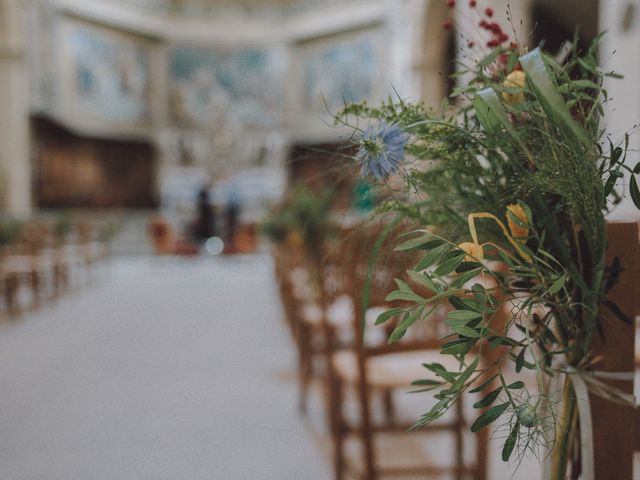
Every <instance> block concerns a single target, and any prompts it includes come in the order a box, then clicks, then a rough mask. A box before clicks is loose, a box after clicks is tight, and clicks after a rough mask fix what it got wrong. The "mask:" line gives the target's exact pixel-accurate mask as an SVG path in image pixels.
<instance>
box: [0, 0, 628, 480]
mask: <svg viewBox="0 0 640 480" xmlns="http://www.w3.org/2000/svg"><path fill="white" fill-rule="evenodd" d="M478 19H480V23H478ZM494 21H495V22H500V23H501V24H502V25H504V26H505V27H504V33H503V32H502V30H500V31H499V33H496V32H497V31H498V30H499V27H492V26H491V25H494V24H493V22H494ZM454 25H455V26H454ZM479 25H480V26H479ZM495 25H498V23H495ZM485 27H486V28H485ZM492 28H493V29H494V31H493V34H492V33H491V30H492ZM602 31H606V34H605V35H603V36H602V37H601V38H600V36H599V33H600V32H602ZM490 35H494V37H490ZM500 35H503V36H504V37H505V39H506V37H507V36H508V37H509V38H510V39H512V40H511V42H512V44H513V45H516V44H517V45H518V48H521V49H522V51H529V50H533V49H534V48H535V47H536V46H538V45H540V44H543V45H544V46H545V48H546V50H547V51H548V52H549V55H550V56H555V57H554V58H563V57H562V56H563V55H564V54H565V53H566V49H567V48H568V47H567V45H568V43H567V42H570V41H571V40H572V39H574V41H575V43H576V45H578V48H581V49H583V50H587V49H588V48H589V45H590V44H591V43H592V42H593V41H594V40H597V39H599V43H598V46H597V60H598V63H599V65H600V67H601V68H602V69H603V71H606V72H613V71H615V72H619V73H620V74H621V76H622V78H617V77H618V75H615V76H613V75H612V76H605V78H604V86H603V87H602V88H606V91H607V92H608V95H609V96H610V97H611V99H612V100H614V101H615V102H608V101H607V102H604V104H603V107H604V110H603V112H602V118H603V119H605V120H606V126H604V125H603V128H606V129H607V131H613V132H616V131H617V132H620V131H625V130H628V129H629V128H631V129H632V131H631V135H630V137H629V138H628V140H626V141H627V145H626V146H625V148H626V150H627V151H628V154H629V157H630V158H631V157H634V158H637V152H638V150H639V148H640V137H639V136H638V135H637V134H636V135H633V129H635V130H637V128H638V127H637V125H638V118H639V116H640V88H638V85H639V84H640V61H638V59H637V52H638V48H639V47H640V2H638V1H636V0H607V1H606V2H605V1H604V0H602V1H599V0H556V1H552V0H518V1H509V0H478V1H477V2H476V1H468V0H457V1H452V0H1V1H0V80H1V84H2V88H1V89H0V107H1V108H0V127H1V128H0V432H2V433H0V439H1V441H0V478H4V479H7V480H36V479H42V480H63V479H65V480H66V479H87V480H101V479H105V480H107V479H132V480H133V479H150V480H151V479H154V480H156V479H157V480H169V479H181V478H182V479H193V480H196V479H202V480H205V479H207V480H218V479H220V480H226V479H229V480H236V479H237V480H242V479H265V480H289V479H290V480H298V479H305V480H326V479H333V478H335V479H338V480H341V479H363V480H374V479H375V480H378V479H383V478H385V479H386V478H408V479H422V478H433V479H456V480H462V479H479V480H485V479H514V480H529V479H531V480H544V479H547V478H552V477H550V476H548V472H547V470H546V467H544V466H543V465H544V464H545V463H546V462H547V455H545V454H544V452H543V453H540V452H539V451H537V452H536V453H535V454H533V453H532V454H529V453H523V454H522V455H521V456H518V458H516V457H515V456H514V457H512V458H511V460H510V461H509V462H503V461H502V460H501V455H502V457H504V450H502V449H503V444H504V443H505V439H506V438H507V436H508V434H509V425H508V424H507V427H506V428H507V430H506V432H505V431H504V429H503V430H500V428H498V429H497V430H496V431H495V432H494V433H491V432H489V431H488V430H487V429H485V430H481V433H471V432H470V431H469V428H470V426H471V424H472V423H473V417H472V415H474V413H475V412H474V410H473V409H474V408H478V407H475V406H474V407H473V408H472V404H473V402H474V401H465V402H462V401H461V402H460V403H459V405H458V406H457V407H455V408H452V409H451V410H449V411H448V412H447V413H446V414H445V415H444V416H443V417H442V418H440V419H437V420H436V421H435V422H434V423H432V424H430V425H427V426H426V427H424V429H418V430H417V431H415V432H414V431H413V430H411V431H409V430H410V429H411V427H412V424H414V423H415V422H416V421H417V420H418V419H419V418H421V415H422V414H423V413H424V411H425V410H428V409H430V408H432V406H433V404H434V403H435V402H436V400H434V399H432V398H430V397H429V396H428V395H427V394H424V393H409V392H410V391H412V390H419V389H420V387H416V385H418V386H420V385H430V384H429V383H423V384H420V383H419V379H421V378H425V377H424V372H425V368H424V367H423V366H422V365H423V364H424V363H425V362H428V361H433V360H432V358H433V355H436V354H438V351H439V349H440V347H439V346H438V347H435V348H434V347H433V345H432V346H431V347H430V349H429V350H428V351H427V353H425V350H424V349H423V350H419V351H409V350H407V351H403V350H401V349H400V348H399V347H398V348H396V349H391V350H389V349H388V348H387V341H386V338H387V337H388V336H389V335H390V334H391V335H393V333H392V331H389V330H385V329H384V328H383V327H375V326H374V323H376V324H377V323H378V322H376V321H375V315H378V314H380V313H381V312H384V309H383V310H376V309H375V308H371V309H369V310H368V311H367V312H366V314H363V320H362V322H363V324H366V328H364V331H360V330H362V329H361V328H360V327H358V326H355V327H354V326H353V325H354V324H355V323H356V322H354V321H353V318H354V316H357V315H356V314H355V313H354V311H356V310H357V309H356V305H359V303H358V302H359V301H360V300H359V299H360V297H357V296H354V297H353V298H347V296H345V295H344V294H342V295H338V294H337V293H335V292H331V293H326V292H324V290H323V289H322V287H320V293H318V291H315V290H314V287H313V285H314V283H313V280H312V276H313V272H314V270H313V268H315V267H310V266H309V265H316V267H318V265H320V266H321V267H322V269H324V270H331V269H332V268H333V269H337V270H340V268H341V264H340V260H336V259H335V258H333V257H330V256H325V257H323V258H320V257H318V258H313V254H309V252H308V251H307V250H305V248H306V247H305V246H306V245H307V244H309V245H311V246H312V247H313V246H315V245H317V244H320V243H321V242H320V239H321V238H322V239H326V238H335V236H338V235H340V233H336V231H335V230H331V229H337V228H338V227H336V225H339V228H341V229H350V231H351V232H355V233H354V236H357V235H356V234H359V235H360V236H363V237H365V236H367V235H368V236H367V238H366V240H365V243H366V245H367V248H369V249H368V250H367V251H366V253H367V254H368V253H369V252H370V251H372V250H376V249H379V248H386V244H385V245H383V243H384V242H383V241H382V240H380V241H378V242H376V241H375V240H376V238H377V237H376V235H378V233H374V232H373V230H374V229H373V228H372V229H370V231H368V232H365V230H366V229H365V228H364V227H361V225H363V223H361V222H366V221H368V220H369V219H370V218H372V216H375V215H376V214H377V212H379V211H380V210H381V209H382V210H384V208H385V203H384V202H383V201H382V200H381V198H382V197H381V196H380V195H379V193H378V188H379V185H377V184H376V182H375V181H373V180H372V179H371V178H364V177H363V176H362V175H361V170H362V171H364V168H365V167H364V166H363V167H361V166H360V165H358V163H357V162H358V158H360V157H358V155H360V153H358V152H357V147H354V144H353V141H352V140H353V139H354V136H355V137H356V138H364V137H366V135H367V132H368V131H369V130H367V129H368V128H369V127H370V125H369V124H367V123H366V121H363V123H358V121H357V120H356V123H355V124H354V123H351V121H350V120H351V118H350V117H349V114H348V113H347V114H345V112H357V111H358V108H363V109H364V108H367V109H368V108H373V107H375V106H377V105H380V104H381V103H383V102H389V104H390V103H391V102H399V103H400V104H402V105H404V104H405V103H406V104H417V103H420V104H421V105H423V107H421V108H425V109H428V110H429V111H437V112H444V113H445V114H446V113H451V112H453V111H454V110H456V111H457V109H463V110H464V108H467V107H468V105H469V102H468V101H467V100H465V99H464V98H463V95H461V94H460V92H461V90H460V87H461V85H462V83H463V82H465V81H468V80H469V77H468V75H467V76H466V77H465V75H464V74H460V73H459V72H460V68H461V67H460V65H462V64H464V63H466V62H470V61H475V60H473V59H475V58H479V57H478V55H482V54H486V52H487V48H488V47H492V45H491V42H492V41H496V42H497V41H498V40H495V39H496V38H498V39H500ZM492 38H493V39H494V40H492ZM505 39H501V40H500V42H504V41H506V40H505ZM487 40H488V42H487ZM485 43H486V44H487V46H488V47H485ZM457 72H458V73H457ZM587 81H588V80H584V82H587ZM511 87H512V86H511ZM509 88H510V86H509V85H507V88H506V92H507V93H502V94H501V95H502V97H500V98H505V99H506V98H513V97H507V96H508V95H509V92H510V90H509ZM505 95H507V96H505ZM465 102H466V103H465ZM350 105H355V106H354V107H350ZM358 106H360V107H358ZM350 108H351V109H352V110H349V109H350ZM384 115H387V113H385V112H383V113H380V114H379V116H380V117H383V116H384ZM355 117H356V118H357V114H356V115H355ZM516 123H517V121H516ZM354 132H355V133H354ZM362 132H364V133H362ZM505 135H506V132H505ZM361 136H364V137H361ZM606 148H608V147H606ZM407 149H408V150H407V151H409V147H407ZM612 151H613V147H612ZM504 155H505V157H506V156H507V154H504ZM625 156H626V154H625ZM636 173H637V172H636ZM625 175H626V174H625ZM631 175H632V173H631ZM387 176H388V175H385V179H386V177H387ZM620 177H623V174H620ZM625 178H626V177H625ZM614 180H615V179H614ZM398 181H399V180H398V179H397V178H395V177H393V176H391V177H389V178H388V181H387V182H386V183H388V187H389V188H390V189H391V191H392V195H391V198H392V199H395V198H396V197H397V198H399V199H400V200H398V201H404V200H405V198H406V194H405V193H404V192H403V190H402V189H403V186H402V185H400V184H398ZM394 182H395V183H394ZM378 183H380V182H378ZM400 183H402V182H401V181H400ZM635 188H636V189H637V186H636V187H635ZM407 208H409V207H407ZM278 214H281V215H280V216H278ZM301 219H303V220H304V232H303V233H300V232H298V231H293V229H292V227H291V225H293V224H295V223H296V222H301V221H302V220H301ZM328 219H331V220H332V223H331V225H330V224H329V220H328ZM607 221H612V222H615V221H629V222H636V223H637V222H639V221H640V214H639V213H638V211H637V210H636V209H635V208H634V207H633V203H632V201H631V199H630V198H626V196H625V198H621V201H620V202H619V205H617V206H616V208H615V209H612V210H611V212H610V213H609V214H608V217H607ZM287 222H288V223H287ZM314 222H315V223H314ZM394 225H395V224H394ZM354 226H355V228H354ZM390 228H391V227H390ZM503 228H504V227H503ZM380 239H382V237H380ZM303 244H304V246H303ZM363 245H364V243H363ZM344 248H345V249H348V248H349V247H344ZM361 250H362V251H361ZM345 252H346V250H345ZM345 252H342V253H343V256H342V257H340V258H343V259H344V255H347V253H345ZM350 252H351V253H350V254H349V255H352V257H349V258H356V257H358V256H360V257H362V256H363V255H365V252H364V247H361V248H355V249H352V251H350ZM303 257H305V258H303ZM360 257H358V258H360ZM372 258H373V257H367V258H366V259H361V262H362V263H363V264H364V265H366V264H367V262H369V263H368V265H369V268H370V269H371V268H372V265H373V264H374V263H375V260H373V259H372ZM389 258H391V257H389ZM394 258H395V257H394ZM465 258H467V257H465ZM460 260H461V261H462V259H460ZM314 261H315V262H316V263H313V262H314ZM342 261H344V260H342ZM354 262H355V260H354ZM390 263H393V262H391V261H390ZM360 267H362V265H360ZM318 268H320V267H318ZM363 268H364V267H363ZM407 268H409V267H407V266H406V265H403V264H401V263H400V261H397V263H396V264H394V265H393V268H391V270H393V269H395V270H397V271H399V272H400V273H401V274H404V272H405V271H406V270H407ZM395 270H394V271H395ZM454 273H455V272H454ZM354 275H355V274H354ZM354 278H355V277H354ZM372 278H373V280H371V282H372V283H375V278H374V277H372ZM396 283H397V282H396ZM367 285H368V284H367ZM392 287H394V288H395V285H393V284H392ZM336 288H337V287H336ZM559 288H560V287H558V289H559ZM347 290H348V289H347ZM347 290H345V291H347ZM349 291H350V290H349ZM388 293H389V291H386V292H385V294H388ZM327 295H329V296H331V298H330V299H327V298H325V297H326V296H327ZM367 300H368V301H369V300H370V303H371V302H374V301H378V300H379V301H380V303H381V304H383V303H384V296H383V297H382V299H378V298H377V296H376V294H375V293H374V292H372V294H371V298H370V299H369V298H368V299H367ZM379 308H383V307H379ZM365 309H366V308H365ZM374 310H376V311H375V313H371V312H373V311H374ZM422 323H423V325H419V326H420V327H424V330H425V332H426V333H425V332H422V330H419V329H418V330H416V332H417V333H416V336H417V337H418V339H419V340H424V339H425V338H426V337H429V338H431V337H434V338H442V335H443V333H442V330H441V327H442V325H435V324H434V325H430V324H428V323H427V322H422ZM418 324H420V322H418ZM359 328H360V330H359ZM438 329H440V330H438ZM405 330H406V328H405ZM636 331H640V330H638V329H637V328H636ZM403 333H404V332H403ZM420 335H422V337H420ZM445 335H446V333H445ZM634 338H635V337H634ZM403 342H404V339H403ZM401 343H402V342H400V343H399V344H398V345H400V344H401ZM338 345H339V347H338ZM384 348H387V350H388V351H387V350H384ZM383 350H384V352H385V354H384V355H383V354H381V353H380V352H382V351H383ZM389 352H390V353H389ZM523 352H524V349H523ZM378 354H380V355H378ZM385 355H386V356H387V357H388V358H383V357H385ZM430 355H431V356H430ZM523 358H524V354H523ZM430 359H431V360H430ZM635 359H636V360H635V362H636V363H635V364H634V367H635V369H636V370H635V371H636V372H637V371H638V370H637V369H638V365H640V360H639V359H640V355H638V354H637V353H636V354H635ZM522 362H524V360H522ZM454 363H455V362H454ZM445 366H446V365H445ZM446 367H447V368H449V367H448V366H446ZM443 368H444V367H443ZM452 368H457V367H452ZM520 368H522V363H520V365H519V368H518V373H519V371H520ZM511 373H513V374H514V375H515V372H511ZM505 376H506V377H507V380H508V381H511V382H514V381H515V380H516V377H515V376H514V377H513V378H512V379H511V380H509V379H510V378H511V377H509V374H505ZM519 378H520V377H518V378H517V379H519ZM636 378H637V375H636ZM415 381H418V383H415ZM412 382H414V383H413V384H412ZM425 382H428V381H426V380H425ZM527 382H531V383H532V384H533V385H535V383H536V378H535V376H534V375H533V374H529V377H526V378H525V383H527ZM516 383H518V382H516ZM636 384H637V381H636ZM513 385H515V383H513ZM527 385H529V383H527ZM509 388H510V387H509ZM425 390H426V389H425ZM635 390H636V391H638V389H637V387H636V388H635ZM504 391H505V392H506V393H507V394H508V393H509V390H508V388H507V387H506V385H505V388H504ZM436 398H437V396H436ZM474 398H475V397H474ZM475 401H478V400H477V399H476V400H475ZM580 414H581V415H582V412H581V413H580ZM576 415H577V414H576ZM514 418H515V417H514ZM637 418H640V416H638V417H637ZM581 421H582V420H581ZM518 422H519V424H518V425H521V424H522V423H524V420H522V418H521V416H520V415H519V414H518ZM636 425H640V423H638V422H636ZM630 428H631V427H630ZM636 430H637V433H635V436H636V438H640V437H638V435H639V434H640V430H638V428H636ZM618 434H619V435H618V436H617V437H615V435H613V434H612V435H613V437H610V438H617V440H616V441H615V442H613V443H618V442H619V443H630V444H633V443H634V440H633V435H634V433H633V431H629V432H618ZM507 442H509V440H508V439H507ZM549 442H550V443H553V439H551V440H550V441H549ZM638 445H640V442H638V441H635V447H633V446H631V447H629V448H635V449H636V450H638V451H640V447H638ZM576 448H577V447H576ZM533 450H535V449H531V452H533ZM501 452H502V453H501ZM523 452H527V446H525V447H523ZM635 458H636V461H635V463H636V465H635V466H634V468H635V475H634V476H633V477H628V478H629V480H630V479H631V478H640V456H639V455H638V454H637V453H636V454H635ZM573 475H574V476H571V477H567V478H574V479H578V478H583V479H585V480H589V478H591V477H587V476H584V475H585V474H584V472H582V475H583V476H579V475H580V472H576V471H574V472H573ZM553 478H554V479H559V478H560V477H553ZM562 478H564V477H562ZM594 478H595V477H594ZM611 478H613V477H611ZM626 478H627V477H624V478H622V477H620V479H621V480H626Z"/></svg>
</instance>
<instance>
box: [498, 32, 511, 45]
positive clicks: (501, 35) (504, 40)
mask: <svg viewBox="0 0 640 480" xmlns="http://www.w3.org/2000/svg"><path fill="white" fill-rule="evenodd" d="M498 40H499V41H500V43H504V42H506V41H507V40H509V35H507V34H506V33H501V34H500V38H499V39H498Z"/></svg>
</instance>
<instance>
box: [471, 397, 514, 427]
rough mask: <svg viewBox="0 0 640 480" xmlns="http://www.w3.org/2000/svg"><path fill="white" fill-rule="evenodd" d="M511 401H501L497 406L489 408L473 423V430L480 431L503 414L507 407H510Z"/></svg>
mask: <svg viewBox="0 0 640 480" xmlns="http://www.w3.org/2000/svg"><path fill="white" fill-rule="evenodd" d="M509 405H510V404H509V402H505V403H501V404H500V405H496V406H495V407H491V408H490V409H489V410H487V411H486V412H484V413H483V414H482V415H480V416H479V417H478V418H477V419H476V421H475V422H473V424H472V425H471V431H472V432H474V433H475V432H478V431H480V430H482V429H483V428H484V427H486V426H487V425H489V424H491V423H493V422H495V421H496V420H497V419H498V417H499V416H500V415H502V414H503V413H504V412H505V411H506V410H507V408H509Z"/></svg>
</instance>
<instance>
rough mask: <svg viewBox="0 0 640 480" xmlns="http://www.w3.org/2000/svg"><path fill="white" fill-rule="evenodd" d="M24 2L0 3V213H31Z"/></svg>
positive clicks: (7, 1)
mask: <svg viewBox="0 0 640 480" xmlns="http://www.w3.org/2000/svg"><path fill="white" fill-rule="evenodd" d="M26 9H27V7H26V2H24V1H21V0H2V2H0V85H2V88H0V210H1V211H3V212H4V213H9V214H11V215H15V216H19V217H26V216H28V215H29V214H30V212H31V203H32V202H31V161H30V158H29V107H28V99H27V94H28V77H27V63H26V54H25V53H26V52H25V50H26V48H25V47H26V38H27V35H26V30H27V28H26V13H27V12H26Z"/></svg>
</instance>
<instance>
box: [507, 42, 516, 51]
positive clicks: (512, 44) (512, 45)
mask: <svg viewBox="0 0 640 480" xmlns="http://www.w3.org/2000/svg"><path fill="white" fill-rule="evenodd" d="M509 46H510V47H511V48H513V49H515V48H518V44H517V43H516V42H511V43H510V44H509Z"/></svg>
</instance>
